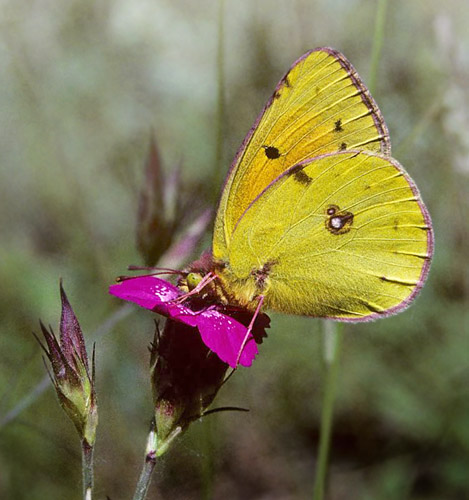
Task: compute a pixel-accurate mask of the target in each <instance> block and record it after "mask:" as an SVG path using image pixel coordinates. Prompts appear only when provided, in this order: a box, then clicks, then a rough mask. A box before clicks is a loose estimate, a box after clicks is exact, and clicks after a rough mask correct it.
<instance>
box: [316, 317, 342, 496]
mask: <svg viewBox="0 0 469 500" xmlns="http://www.w3.org/2000/svg"><path fill="white" fill-rule="evenodd" d="M343 326H344V325H343V324H342V323H333V322H331V321H325V322H324V353H323V356H324V361H325V369H326V384H325V389H324V395H323V400H322V411H321V427H320V437H319V451H318V460H317V466H316V478H315V483H314V491H313V500H322V499H323V498H324V489H325V484H326V476H327V465H328V459H329V449H330V441H331V432H332V417H333V412H334V400H335V396H336V392H337V380H338V376H339V366H340V362H339V360H340V350H341V346H342V338H343Z"/></svg>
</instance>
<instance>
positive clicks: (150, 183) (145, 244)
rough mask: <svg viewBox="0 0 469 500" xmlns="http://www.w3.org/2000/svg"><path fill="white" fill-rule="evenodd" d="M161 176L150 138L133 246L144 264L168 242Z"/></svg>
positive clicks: (169, 233)
mask: <svg viewBox="0 0 469 500" xmlns="http://www.w3.org/2000/svg"><path fill="white" fill-rule="evenodd" d="M164 191H165V178H164V173H163V168H162V165H161V159H160V155H159V152H158V148H157V145H156V140H155V139H154V138H152V139H151V142H150V148H149V150H148V155H147V159H146V164H145V178H144V182H143V186H142V189H141V191H140V198H139V207H138V216H137V247H138V250H139V252H140V254H141V255H142V257H143V259H144V261H145V264H146V265H147V266H153V265H155V264H156V262H158V260H159V258H160V257H161V255H163V253H164V252H165V251H166V250H167V248H168V247H169V246H170V244H171V238H172V230H171V229H172V228H171V222H170V221H168V220H167V217H166V206H165V205H166V204H165V199H164Z"/></svg>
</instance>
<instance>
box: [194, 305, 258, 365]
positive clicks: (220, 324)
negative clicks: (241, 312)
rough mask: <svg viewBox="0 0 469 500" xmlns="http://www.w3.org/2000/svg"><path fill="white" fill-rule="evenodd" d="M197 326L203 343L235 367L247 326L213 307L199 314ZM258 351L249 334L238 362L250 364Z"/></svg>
mask: <svg viewBox="0 0 469 500" xmlns="http://www.w3.org/2000/svg"><path fill="white" fill-rule="evenodd" d="M197 326H198V327H199V331H200V336H201V337H202V340H203V342H204V344H205V345H206V346H207V347H208V348H209V349H211V350H212V351H214V352H215V353H217V355H218V356H219V358H220V359H221V360H222V361H224V362H225V363H228V364H229V365H230V366H231V367H232V368H236V362H237V361H238V356H239V352H240V350H241V347H242V345H243V342H244V338H245V337H246V333H247V331H248V329H247V327H246V326H244V325H243V324H242V323H240V322H239V321H237V320H235V319H234V318H232V317H230V316H227V315H225V314H222V313H221V312H219V311H217V310H214V309H210V310H206V311H205V312H204V313H203V314H201V315H200V317H199V319H198V322H197ZM258 352H259V351H258V349H257V345H256V342H255V341H254V337H253V336H252V334H250V335H249V339H248V341H247V342H246V345H245V346H244V349H243V352H242V353H241V356H240V358H239V364H240V365H243V366H251V365H252V362H253V361H254V359H255V357H256V355H257V353H258Z"/></svg>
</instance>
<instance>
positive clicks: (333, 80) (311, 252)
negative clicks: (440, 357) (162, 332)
mask: <svg viewBox="0 0 469 500" xmlns="http://www.w3.org/2000/svg"><path fill="white" fill-rule="evenodd" d="M390 150H391V146H390V140H389V134H388V130H387V127H386V124H385V123H384V119H383V117H382V115H381V112H380V110H379V109H378V106H377V105H376V103H375V101H374V100H373V98H372V97H371V95H370V93H369V91H368V89H367V88H366V87H365V85H364V83H363V82H362V80H361V79H360V77H359V76H358V74H357V72H356V71H355V69H354V68H353V66H352V65H351V64H350V62H349V61H348V60H347V59H346V58H345V57H344V56H343V55H342V54H341V53H340V52H338V51H336V50H334V49H331V48H318V49H315V50H312V51H310V52H308V53H306V54H305V55H303V56H302V57H301V58H300V59H298V61H296V62H295V63H294V64H293V66H292V67H291V69H290V70H289V71H288V73H287V74H286V75H285V76H284V77H283V78H282V79H281V81H280V82H279V84H278V85H277V87H276V89H275V91H274V93H273V94H272V96H271V97H270V99H269V100H268V102H267V104H266V105H265V108H264V110H263V111H262V112H261V114H260V116H259V117H258V119H257V120H256V122H255V124H254V126H253V127H252V129H251V130H250V132H249V133H248V135H247V137H246V138H245V140H244V142H243V144H242V146H241V148H240V149H239V151H238V153H237V155H236V157H235V160H234V162H233V165H232V167H231V170H230V173H229V175H228V178H227V180H226V183H225V187H224V190H223V193H222V196H221V200H220V205H219V208H218V213H217V216H216V221H215V231H214V236H213V248H212V256H211V258H210V262H208V263H207V262H206V261H205V262H202V261H199V263H198V264H195V265H193V266H192V268H191V272H190V273H189V274H188V275H187V283H186V284H187V287H188V288H189V289H190V290H193V291H195V290H200V289H202V288H204V287H208V288H206V289H209V288H210V289H211V290H212V292H213V293H214V294H215V295H216V296H217V298H218V300H219V301H220V302H222V303H225V304H230V305H234V306H239V307H241V308H243V309H247V310H250V311H256V312H258V311H259V310H260V309H261V308H267V309H272V310H276V311H281V312H285V313H290V314H302V315H310V316H315V317H322V318H332V319H336V320H341V321H367V320H370V319H374V318H378V317H383V316H387V315H389V314H393V313H396V312H398V311H400V310H402V309H404V308H405V307H407V306H408V305H409V304H410V302H411V301H412V300H413V299H414V298H415V296H416V295H417V293H418V291H419V290H420V289H421V287H422V286H423V283H424V281H425V279H426V277H427V274H428V271H429V267H430V260H431V257H432V253H433V232H432V224H431V220H430V216H429V213H428V211H427V209H426V207H425V205H424V204H423V202H422V200H421V198H420V195H419V192H418V190H417V187H416V185H415V183H414V182H413V181H412V179H411V178H410V177H409V175H408V174H407V172H406V171H405V170H404V168H403V167H402V166H401V165H400V164H399V163H398V162H397V161H396V160H394V159H393V158H391V156H390ZM210 281H211V283H210V284H209V282H210Z"/></svg>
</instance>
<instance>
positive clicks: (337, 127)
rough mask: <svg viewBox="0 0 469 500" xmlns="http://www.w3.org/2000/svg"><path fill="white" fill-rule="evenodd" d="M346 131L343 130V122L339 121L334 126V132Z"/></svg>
mask: <svg viewBox="0 0 469 500" xmlns="http://www.w3.org/2000/svg"><path fill="white" fill-rule="evenodd" d="M343 130H344V129H343V128H342V120H340V119H339V120H337V121H336V122H335V124H334V132H342V131H343Z"/></svg>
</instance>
